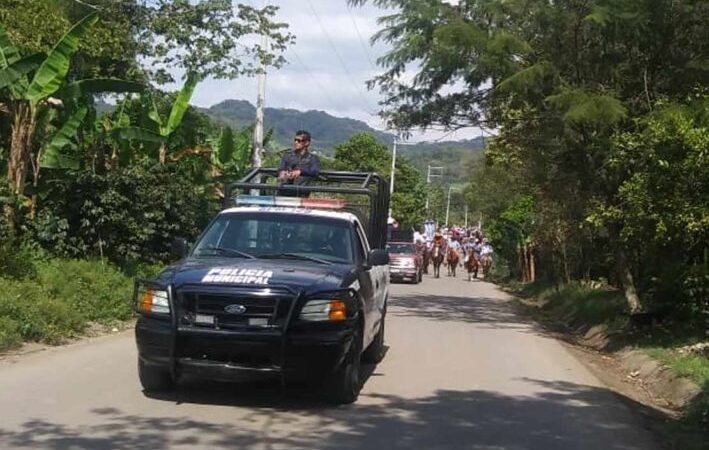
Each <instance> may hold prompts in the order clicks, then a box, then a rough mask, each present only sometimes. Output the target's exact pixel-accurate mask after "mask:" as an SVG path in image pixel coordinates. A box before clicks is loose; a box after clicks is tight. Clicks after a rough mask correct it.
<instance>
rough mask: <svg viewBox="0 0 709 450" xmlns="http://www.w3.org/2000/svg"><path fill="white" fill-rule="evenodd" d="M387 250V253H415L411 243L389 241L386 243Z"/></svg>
mask: <svg viewBox="0 0 709 450" xmlns="http://www.w3.org/2000/svg"><path fill="white" fill-rule="evenodd" d="M387 251H388V252H389V253H405V254H408V255H413V254H414V253H416V249H415V247H414V245H413V244H396V243H391V244H389V245H387Z"/></svg>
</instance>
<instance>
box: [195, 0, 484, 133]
mask: <svg viewBox="0 0 709 450" xmlns="http://www.w3.org/2000/svg"><path fill="white" fill-rule="evenodd" d="M239 1H242V2H244V3H246V4H251V5H252V6H255V7H260V6H261V5H262V4H263V1H264V0H239ZM268 1H269V3H270V4H271V5H276V6H279V7H280V9H279V12H278V14H277V17H276V20H277V21H279V22H286V23H288V24H289V27H290V28H289V30H290V32H291V33H292V34H293V35H294V36H295V38H296V41H295V43H294V44H292V45H291V46H289V49H288V50H286V52H285V53H284V55H283V56H284V57H285V58H286V59H287V60H288V62H287V63H286V64H285V66H284V67H282V68H280V69H271V70H270V71H269V73H268V76H267V80H266V106H267V107H274V108H293V109H297V110H301V111H307V110H310V109H317V110H322V111H326V112H328V113H329V114H331V115H333V116H337V117H351V118H353V119H359V120H362V121H364V122H366V123H368V124H369V125H370V126H372V127H373V128H377V129H383V128H384V125H383V123H382V122H381V119H380V118H379V117H377V116H376V112H377V111H379V110H380V107H379V106H378V102H379V101H380V100H381V96H380V95H379V92H378V91H377V89H376V88H375V90H372V91H370V90H368V89H367V87H366V82H367V80H370V79H371V78H373V77H374V76H375V75H376V74H378V73H380V72H381V71H382V69H381V68H378V67H377V66H376V60H377V58H378V57H380V56H382V55H383V54H384V53H385V52H386V51H387V46H386V45H385V44H383V43H377V44H375V45H371V43H370V38H371V36H372V35H373V34H374V33H376V31H377V30H378V29H379V25H378V24H377V18H378V17H380V16H382V15H383V14H384V13H385V11H383V10H381V9H379V8H377V7H374V6H371V5H366V6H364V7H356V8H352V7H350V6H348V5H347V3H346V1H345V0H268ZM256 91H257V83H256V79H255V78H240V79H236V80H205V81H204V82H203V83H201V84H200V85H199V86H198V88H197V90H196V91H195V94H194V97H193V103H195V104H197V105H199V106H203V107H209V106H211V105H214V104H216V103H219V102H221V101H223V100H226V99H239V100H248V101H250V102H251V103H252V104H255V103H256ZM479 134H480V131H479V130H477V129H469V130H460V131H457V132H455V133H452V134H447V133H443V132H432V131H431V132H427V133H415V134H414V135H413V136H412V137H411V141H422V140H435V139H440V138H443V137H445V139H446V140H455V139H469V138H472V137H476V136H479Z"/></svg>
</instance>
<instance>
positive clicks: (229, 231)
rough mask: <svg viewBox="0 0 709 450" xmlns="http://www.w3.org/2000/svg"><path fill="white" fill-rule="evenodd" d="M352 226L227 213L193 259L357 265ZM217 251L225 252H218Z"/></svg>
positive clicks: (288, 216) (205, 236) (302, 216)
mask: <svg viewBox="0 0 709 450" xmlns="http://www.w3.org/2000/svg"><path fill="white" fill-rule="evenodd" d="M353 242H354V241H353V239H352V226H351V225H350V223H349V222H348V221H346V220H342V219H331V218H327V217H321V216H312V215H306V214H288V213H267V212H264V213H239V212H235V213H227V214H222V215H220V216H219V217H217V218H216V219H215V220H214V221H213V222H212V224H211V225H210V226H209V228H208V229H207V230H206V231H205V233H204V234H203V236H202V238H201V239H200V240H199V242H198V243H197V245H196V246H195V249H194V252H193V256H196V257H210V256H211V257H213V256H223V255H224V254H225V252H229V251H230V252H242V253H243V254H247V255H252V256H254V257H256V258H260V257H264V258H271V259H278V258H280V257H281V256H282V259H294V256H300V257H301V259H302V260H308V259H310V260H313V261H317V260H321V262H323V261H327V262H331V263H342V264H348V263H353V262H354V259H355V258H354V255H355V253H354V248H353ZM215 249H224V250H223V251H220V252H217V251H215Z"/></svg>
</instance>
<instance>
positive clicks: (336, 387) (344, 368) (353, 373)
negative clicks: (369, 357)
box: [326, 330, 362, 405]
mask: <svg viewBox="0 0 709 450" xmlns="http://www.w3.org/2000/svg"><path fill="white" fill-rule="evenodd" d="M361 358H362V331H361V330H357V332H355V335H354V336H353V340H352V346H351V347H350V350H349V352H348V353H347V356H345V359H344V361H343V362H342V364H340V367H338V368H337V370H336V371H335V373H334V374H333V375H332V379H330V380H329V382H328V385H327V390H326V396H327V400H328V401H329V402H331V403H334V404H338V405H345V404H349V403H354V402H355V401H357V397H359V391H360V389H362V375H361V370H360V369H361V365H362V364H361Z"/></svg>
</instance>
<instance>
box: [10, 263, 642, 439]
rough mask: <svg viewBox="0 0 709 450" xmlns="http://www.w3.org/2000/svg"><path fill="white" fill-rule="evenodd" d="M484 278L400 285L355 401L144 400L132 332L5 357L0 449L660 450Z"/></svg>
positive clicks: (223, 394) (228, 393)
mask: <svg viewBox="0 0 709 450" xmlns="http://www.w3.org/2000/svg"><path fill="white" fill-rule="evenodd" d="M505 298H506V297H505V295H504V294H502V293H501V292H500V291H498V290H497V289H496V288H495V287H494V286H492V285H490V284H487V283H482V282H472V283H469V282H466V281H464V280H461V279H456V280H452V279H450V278H446V277H443V278H441V279H438V280H433V279H430V278H427V279H425V280H424V283H423V284H421V285H418V286H404V285H395V286H394V287H393V298H392V299H391V304H390V311H389V318H388V325H387V333H388V336H387V342H388V344H389V345H390V349H389V352H388V354H387V356H386V359H385V360H384V361H383V362H382V363H381V364H380V365H379V366H377V367H375V368H373V371H372V373H371V376H370V377H369V379H368V380H367V383H366V385H365V387H364V390H363V391H362V395H361V397H360V400H359V401H358V402H357V404H355V405H351V406H345V407H337V408H335V407H330V406H326V405H322V404H319V403H316V402H312V401H309V400H308V399H307V398H305V395H303V394H296V395H294V396H288V397H285V398H284V397H282V396H281V395H280V392H279V389H278V388H277V386H272V385H254V384H248V385H244V384H242V385H209V386H206V387H201V388H199V389H198V388H196V387H195V386H190V387H188V388H186V389H183V390H182V391H181V392H180V394H179V396H178V397H177V398H176V397H174V396H173V397H168V398H163V399H157V398H148V397H146V396H144V395H143V394H142V392H141V390H140V388H139V386H138V381H137V378H136V367H135V366H136V364H135V359H136V353H135V346H134V344H133V340H132V335H131V334H130V333H123V334H120V335H117V336H111V337H107V338H101V339H98V340H94V341H90V342H85V343H80V344H76V345H72V346H69V347H66V348H61V349H52V350H50V351H46V352H42V353H40V354H34V355H29V356H25V357H22V358H21V359H20V360H19V361H14V362H13V361H9V362H8V361H5V362H2V363H0V448H1V449H15V448H21V449H25V448H31V449H35V448H40V449H61V450H65V449H66V450H69V449H72V450H73V449H131V450H132V449H139V450H140V449H145V450H157V449H167V448H170V449H172V448H176V449H199V448H201V449H217V448H230V449H239V448H249V449H251V448H253V449H510V450H517V449H542V450H550V449H618V450H620V449H623V450H626V449H638V450H640V449H642V450H648V449H653V448H654V446H653V440H652V437H651V436H650V435H649V433H648V432H647V431H646V430H644V429H642V428H641V427H640V425H639V422H638V421H637V420H636V417H635V416H634V414H633V413H631V412H630V410H629V409H628V407H627V406H626V403H625V402H621V401H619V400H618V399H617V398H616V397H615V396H614V395H613V394H612V393H610V392H609V391H608V390H607V389H605V388H604V387H603V386H602V385H600V383H599V382H598V381H597V380H596V379H595V378H594V377H593V376H592V375H591V374H590V373H589V372H588V371H587V370H586V369H585V368H584V367H583V366H582V365H581V364H580V363H579V362H578V361H576V360H575V359H574V358H573V357H572V356H571V355H570V354H569V353H567V351H566V350H565V349H564V347H563V346H561V345H560V344H559V343H558V342H556V341H554V340H552V339H549V338H547V337H545V336H544V335H543V334H542V333H540V332H539V331H537V330H535V328H534V327H532V326H531V325H529V324H528V323H527V321H526V320H523V319H521V318H519V317H517V316H515V315H514V314H513V313H512V311H511V309H510V307H509V305H507V304H506V302H505Z"/></svg>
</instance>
